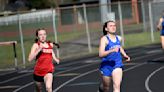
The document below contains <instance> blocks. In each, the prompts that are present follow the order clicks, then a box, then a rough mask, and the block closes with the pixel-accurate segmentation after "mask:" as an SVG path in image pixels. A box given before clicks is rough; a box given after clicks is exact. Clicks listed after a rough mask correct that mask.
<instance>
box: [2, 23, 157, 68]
mask: <svg viewBox="0 0 164 92" xmlns="http://www.w3.org/2000/svg"><path fill="white" fill-rule="evenodd" d="M50 25H51V24H50V23H47V24H46V25H45V24H44V25H42V26H45V27H47V26H50ZM24 26H25V25H24ZM24 26H23V29H24V30H25V29H26V31H28V28H29V29H33V28H34V26H35V25H32V24H30V25H28V27H26V26H25V27H24ZM40 26H41V25H37V27H40ZM10 27H11V28H13V29H17V28H16V27H15V26H14V25H11V26H10ZM10 27H1V28H2V29H1V30H10ZM35 27H36V26H35ZM124 29H126V30H125V31H131V30H137V29H142V24H139V25H131V26H125V27H124ZM118 30H119V29H118ZM10 31H14V30H10ZM98 31H100V30H96V29H94V30H90V33H91V36H92V32H98ZM1 32H3V31H1ZM18 35H19V34H18ZM18 35H16V36H11V37H5V36H4V38H1V39H0V41H8V40H11V39H14V40H16V41H18V44H17V46H16V48H17V54H18V55H17V56H18V64H19V65H21V64H22V52H21V45H20V37H19V36H18ZM84 35H85V36H84ZM81 36H84V37H86V32H85V31H83V30H82V31H72V32H58V37H57V38H58V41H59V42H61V44H62V43H64V42H67V41H71V40H74V39H77V38H79V37H81ZM124 36H125V46H124V48H131V47H135V46H141V45H146V44H152V41H151V37H150V32H139V33H132V34H125V35H124ZM154 37H155V41H154V42H153V43H159V42H160V37H159V32H154ZM34 39H35V34H33V33H32V35H29V34H28V35H24V48H25V55H26V58H27V57H28V53H29V51H30V49H31V46H32V44H33V42H34ZM48 40H52V41H54V35H53V33H49V34H48ZM61 49H62V48H61ZM92 49H93V50H92V51H93V52H92V53H88V52H83V53H79V54H78V55H88V54H93V53H98V47H93V48H92ZM12 50H13V48H12V46H1V47H0V51H1V52H2V53H0V58H1V60H0V69H1V68H6V67H7V68H10V67H13V66H14V56H13V51H12ZM76 54H77V53H75V55H70V56H76ZM65 57H67V56H62V57H60V58H65ZM26 61H27V60H26ZM26 63H27V65H28V64H29V63H28V62H26Z"/></svg>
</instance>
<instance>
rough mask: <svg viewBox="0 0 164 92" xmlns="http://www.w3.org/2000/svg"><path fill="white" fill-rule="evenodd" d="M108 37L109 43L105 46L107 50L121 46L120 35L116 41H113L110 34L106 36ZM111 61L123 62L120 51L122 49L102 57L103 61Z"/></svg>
mask: <svg viewBox="0 0 164 92" xmlns="http://www.w3.org/2000/svg"><path fill="white" fill-rule="evenodd" d="M106 37H107V39H108V44H107V46H106V47H105V51H107V50H110V49H113V48H115V47H121V44H120V41H119V39H118V36H116V41H115V42H113V41H112V40H111V39H110V38H109V37H108V36H106ZM106 61H107V62H110V61H112V62H113V61H114V62H115V63H116V64H122V56H121V53H120V50H119V51H118V52H112V53H110V54H108V55H107V56H105V57H103V58H102V63H103V62H106Z"/></svg>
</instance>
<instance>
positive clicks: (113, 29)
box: [106, 22, 116, 33]
mask: <svg viewBox="0 0 164 92" xmlns="http://www.w3.org/2000/svg"><path fill="white" fill-rule="evenodd" d="M106 31H108V32H109V33H115V32H116V23H115V22H109V23H108V24H107V27H106Z"/></svg>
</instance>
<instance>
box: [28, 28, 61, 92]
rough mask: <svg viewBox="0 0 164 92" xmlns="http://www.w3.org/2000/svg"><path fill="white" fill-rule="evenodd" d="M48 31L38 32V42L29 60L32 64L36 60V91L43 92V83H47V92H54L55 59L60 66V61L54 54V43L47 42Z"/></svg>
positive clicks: (40, 30) (33, 47)
mask: <svg viewBox="0 0 164 92" xmlns="http://www.w3.org/2000/svg"><path fill="white" fill-rule="evenodd" d="M46 37H47V35H46V30H45V29H38V30H36V40H35V43H34V44H33V46H32V48H31V52H30V54H29V58H28V60H29V61H30V62H31V61H32V60H34V59H36V65H35V67H34V74H33V78H34V80H35V81H36V90H37V92H41V90H42V82H44V83H45V86H46V90H47V92H52V81H53V72H54V66H53V63H52V61H53V59H54V60H55V61H56V62H57V63H58V64H59V62H60V60H59V59H58V58H56V56H55V53H54V52H53V43H51V42H47V41H46Z"/></svg>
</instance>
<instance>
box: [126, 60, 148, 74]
mask: <svg viewBox="0 0 164 92" xmlns="http://www.w3.org/2000/svg"><path fill="white" fill-rule="evenodd" d="M144 64H147V63H146V62H144V63H140V64H137V65H135V66H133V67H130V68H128V69H125V70H124V71H123V72H127V71H129V70H132V69H134V68H136V67H139V66H142V65H144Z"/></svg>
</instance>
